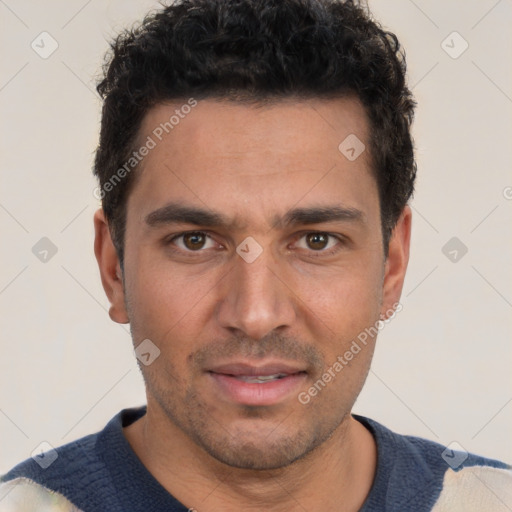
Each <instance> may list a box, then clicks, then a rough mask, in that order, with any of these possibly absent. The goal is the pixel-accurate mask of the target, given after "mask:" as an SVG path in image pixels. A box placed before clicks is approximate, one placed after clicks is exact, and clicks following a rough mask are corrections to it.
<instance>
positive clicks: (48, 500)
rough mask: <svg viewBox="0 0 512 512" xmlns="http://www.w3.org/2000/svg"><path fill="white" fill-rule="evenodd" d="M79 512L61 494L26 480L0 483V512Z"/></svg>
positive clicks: (18, 479) (16, 479)
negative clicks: (42, 511)
mask: <svg viewBox="0 0 512 512" xmlns="http://www.w3.org/2000/svg"><path fill="white" fill-rule="evenodd" d="M41 510H44V511H47V512H81V510H80V509H78V508H77V507H75V506H74V505H73V504H72V503H71V502H70V501H68V500H67V499H66V498H65V497H64V496H63V495H62V494H59V493H57V492H54V491H52V490H50V489H47V488H46V487H44V486H42V485H40V484H38V483H37V482H34V481H32V480H30V479H28V478H15V479H13V480H9V481H7V482H4V483H0V512H20V511H24V512H36V511H41Z"/></svg>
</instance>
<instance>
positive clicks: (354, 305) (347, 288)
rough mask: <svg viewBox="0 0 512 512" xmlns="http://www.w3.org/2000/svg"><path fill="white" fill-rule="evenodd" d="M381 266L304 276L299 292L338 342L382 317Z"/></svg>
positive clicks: (307, 305) (298, 282)
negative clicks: (319, 275)
mask: <svg viewBox="0 0 512 512" xmlns="http://www.w3.org/2000/svg"><path fill="white" fill-rule="evenodd" d="M381 281H382V268H381V265H379V263H378V262H377V261H369V260H368V261H366V262H365V264H363V265H360V264H357V265H350V266H347V267H345V268H339V269H338V270H337V271H336V272H333V273H332V274H330V275H325V276H322V277H321V278H319V277H318V276H317V278H316V279H311V278H310V277H309V276H302V277H301V279H299V280H298V281H297V285H298V292H297V295H298V296H299V297H300V298H301V299H302V300H303V302H304V304H305V306H306V308H305V312H306V311H307V310H309V313H307V314H309V315H310V316H312V317H315V318H317V319H318V320H319V321H321V324H320V325H322V326H323V328H324V330H325V331H327V332H328V333H330V334H331V335H332V337H333V338H334V339H337V340H338V341H342V340H347V339H351V338H353V337H356V336H357V335H358V334H359V333H360V332H361V331H362V330H364V329H365V328H366V327H368V326H370V325H373V324H374V323H375V322H376V321H377V320H378V319H379V313H380V305H381V302H382V285H381Z"/></svg>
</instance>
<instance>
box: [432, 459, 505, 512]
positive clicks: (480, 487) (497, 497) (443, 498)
mask: <svg viewBox="0 0 512 512" xmlns="http://www.w3.org/2000/svg"><path fill="white" fill-rule="evenodd" d="M481 510H485V511H486V512H498V511H499V512H501V511H503V512H506V511H508V510H512V468H510V467H508V468H503V467H494V466H488V465H474V466H465V467H463V468H462V469H460V470H458V471H454V470H452V469H449V470H447V471H446V473H445V475H444V479H443V486H442V490H441V494H440V495H439V499H438V500H437V502H436V504H435V506H434V508H433V509H432V511H433V512H448V511H449V512H479V511H481Z"/></svg>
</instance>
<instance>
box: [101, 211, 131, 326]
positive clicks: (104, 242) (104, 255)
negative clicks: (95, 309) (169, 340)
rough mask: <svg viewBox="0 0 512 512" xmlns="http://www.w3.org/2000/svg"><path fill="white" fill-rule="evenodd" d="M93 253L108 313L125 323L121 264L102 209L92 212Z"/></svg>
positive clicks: (115, 319)
mask: <svg viewBox="0 0 512 512" xmlns="http://www.w3.org/2000/svg"><path fill="white" fill-rule="evenodd" d="M94 231H95V238H94V254H95V255H96V260H97V261H98V266H99V268H100V275H101V282H102V284H103V289H104V290H105V293H106V294H107V297H108V300H109V302H110V310H109V315H110V318H111V319H112V320H114V322H117V323H120V324H127V323H128V322H129V321H130V320H129V319H128V314H127V312H126V305H125V300H124V285H123V277H122V273H121V264H120V262H119V258H118V256H117V251H116V248H115V247H114V243H113V242H112V237H111V236H110V229H109V227H108V223H107V220H106V219H105V214H104V212H103V209H101V208H100V209H99V210H98V211H97V212H96V213H95V214H94Z"/></svg>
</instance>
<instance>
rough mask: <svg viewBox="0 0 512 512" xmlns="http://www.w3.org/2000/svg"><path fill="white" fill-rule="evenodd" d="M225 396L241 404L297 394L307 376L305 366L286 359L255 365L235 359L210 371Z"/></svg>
mask: <svg viewBox="0 0 512 512" xmlns="http://www.w3.org/2000/svg"><path fill="white" fill-rule="evenodd" d="M207 373H208V375H209V376H210V378H211V380H212V382H213V385H214V387H215V390H216V391H217V392H218V393H217V396H219V395H220V397H222V398H223V399H224V400H227V401H229V402H232V403H233V402H234V403H237V404H241V405H253V406H264V405H267V406H269V405H275V404H278V403H280V402H283V401H285V400H286V399H287V398H289V397H291V396H293V394H294V391H295V392H298V388H299V386H300V385H301V384H302V383H303V382H304V380H305V379H306V377H307V372H306V370H305V369H303V368H301V367H297V366H293V365H290V364H287V363H282V362H273V363H267V364H264V365H260V366H253V365H249V364H245V363H235V364H227V365H221V366H217V367H215V368H213V369H211V370H208V371H207Z"/></svg>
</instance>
